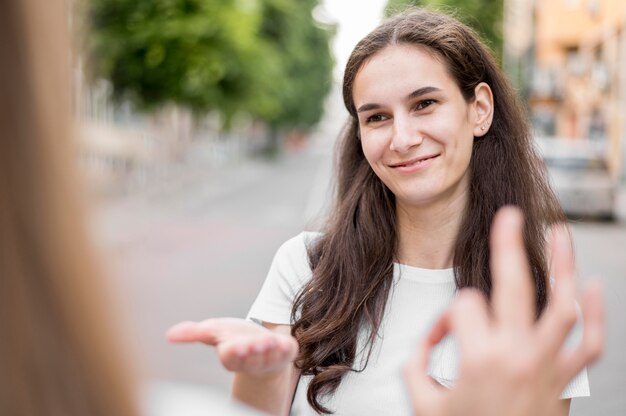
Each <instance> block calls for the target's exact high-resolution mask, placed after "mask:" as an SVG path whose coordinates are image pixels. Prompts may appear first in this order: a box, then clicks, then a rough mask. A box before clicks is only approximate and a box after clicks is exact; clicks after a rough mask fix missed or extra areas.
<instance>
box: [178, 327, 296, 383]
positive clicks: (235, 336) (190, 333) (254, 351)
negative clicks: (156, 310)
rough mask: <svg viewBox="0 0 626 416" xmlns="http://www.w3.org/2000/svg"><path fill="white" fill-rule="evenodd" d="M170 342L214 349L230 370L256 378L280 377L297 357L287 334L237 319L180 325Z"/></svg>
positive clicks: (293, 340) (292, 339) (292, 341)
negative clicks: (194, 343) (210, 346)
mask: <svg viewBox="0 0 626 416" xmlns="http://www.w3.org/2000/svg"><path fill="white" fill-rule="evenodd" d="M167 338H168V340H169V341H171V342H202V343H205V344H207V345H212V346H214V347H216V349H217V354H218V356H219V359H220V361H221V362H222V365H223V366H224V367H225V368H226V369H227V370H230V371H233V372H237V373H244V374H246V375H248V376H251V377H255V378H264V379H267V378H271V377H273V376H274V375H279V374H281V373H282V372H283V371H284V370H285V369H286V368H287V367H288V366H290V365H292V363H293V360H294V359H295V357H296V354H297V353H298V343H297V341H296V340H295V338H293V337H292V336H291V335H289V334H288V333H286V331H280V330H277V331H271V330H269V329H267V328H265V327H263V326H261V325H257V324H255V323H253V322H250V321H246V320H244V319H237V318H216V319H207V320H205V321H202V322H181V323H179V324H177V325H175V326H173V327H172V328H170V329H169V331H168V332H167Z"/></svg>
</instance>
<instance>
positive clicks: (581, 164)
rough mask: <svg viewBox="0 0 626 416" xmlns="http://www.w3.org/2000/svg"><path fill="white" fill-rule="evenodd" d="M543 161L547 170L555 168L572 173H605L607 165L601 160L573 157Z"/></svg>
mask: <svg viewBox="0 0 626 416" xmlns="http://www.w3.org/2000/svg"><path fill="white" fill-rule="evenodd" d="M544 161H545V162H546V165H547V166H548V167H549V168H556V169H562V170H572V171H581V170H584V171H593V172H606V170H607V165H606V162H605V161H604V160H602V159H587V158H575V157H562V158H545V159H544Z"/></svg>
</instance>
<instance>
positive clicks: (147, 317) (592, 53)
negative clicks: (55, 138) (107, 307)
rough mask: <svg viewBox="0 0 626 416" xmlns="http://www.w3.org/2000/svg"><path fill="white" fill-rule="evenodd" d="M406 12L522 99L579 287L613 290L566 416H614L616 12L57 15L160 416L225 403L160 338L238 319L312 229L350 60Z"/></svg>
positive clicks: (213, 383)
mask: <svg viewBox="0 0 626 416" xmlns="http://www.w3.org/2000/svg"><path fill="white" fill-rule="evenodd" d="M409 3H410V4H424V5H433V6H435V7H443V8H445V9H446V10H452V11H455V12H456V15H457V17H458V18H460V19H461V20H463V21H465V22H466V23H468V24H469V25H471V26H473V27H474V28H475V29H476V30H477V31H478V32H479V33H480V34H481V36H482V37H483V39H484V40H485V41H486V42H487V43H488V44H489V45H490V46H491V48H492V49H493V51H494V53H495V55H496V56H497V57H498V59H499V60H500V61H501V62H502V65H503V67H504V68H505V70H506V71H507V73H508V74H509V76H510V78H511V80H512V81H513V83H514V84H515V86H516V87H517V89H518V91H519V94H520V97H521V98H522V100H523V101H524V104H525V105H526V106H527V108H528V112H529V116H530V119H531V121H532V123H533V126H534V131H535V134H536V137H537V142H538V147H539V148H540V150H541V152H542V153H543V155H544V160H545V163H546V165H547V167H548V169H549V171H550V173H551V178H552V181H553V185H554V186H555V188H556V191H557V193H558V195H559V198H560V199H561V201H562V203H563V205H564V207H565V208H566V210H567V212H568V215H569V216H570V218H571V220H572V226H573V231H574V237H575V243H576V247H577V255H578V263H579V268H580V271H581V276H583V277H585V276H590V275H593V276H600V277H601V278H602V279H603V280H604V282H605V288H606V301H607V306H608V309H609V314H608V326H609V328H608V330H609V331H608V347H607V350H606V353H605V355H604V357H603V359H602V360H601V361H600V362H599V364H597V365H596V366H594V367H593V368H592V369H591V370H590V378H591V387H592V397H591V398H587V399H579V400H574V404H573V410H572V414H573V415H578V416H582V415H592V414H602V415H623V414H626V398H625V397H624V395H623V392H624V391H625V389H626V355H624V354H623V353H620V352H619V351H623V350H624V347H625V346H626V324H625V323H624V320H623V316H624V312H626V308H625V307H624V304H625V302H626V283H625V282H626V276H625V275H626V273H625V272H626V256H625V255H624V254H626V198H625V196H626V194H625V192H624V190H625V184H626V169H624V159H625V156H626V146H625V144H624V143H625V141H626V123H625V121H624V114H625V111H626V70H625V69H624V67H625V66H626V1H624V0H535V1H533V0H457V1H452V0H450V1H444V0H439V1H437V0H431V1H427V0H423V1H412V2H411V1H406V0H399V1H395V0H390V1H389V2H387V1H386V0H360V1H359V0H326V1H321V0H320V1H317V0H299V1H297V2H295V1H292V0H227V1H226V0H141V1H138V0H89V1H87V0H84V1H78V0H68V4H69V5H70V6H71V8H72V9H73V10H72V13H71V14H70V15H71V16H72V18H71V19H70V21H69V23H70V25H71V27H72V29H73V30H74V31H75V32H76V33H77V34H78V36H77V39H78V45H77V48H76V49H77V50H78V51H80V52H77V53H76V54H75V56H74V64H73V65H74V97H75V100H74V101H75V113H76V116H77V118H78V119H79V121H80V125H81V134H80V135H79V147H80V151H81V152H80V155H81V165H82V167H83V168H84V173H85V178H86V181H85V182H86V184H87V188H88V192H89V194H90V196H91V197H92V200H93V205H94V206H95V209H94V215H93V227H94V230H95V235H96V237H97V242H98V244H99V245H100V247H101V248H102V251H103V252H104V254H105V255H106V260H107V263H106V265H107V267H108V268H109V271H110V275H111V279H112V282H111V283H112V287H113V288H114V289H115V293H116V295H117V297H116V298H117V299H118V304H117V306H118V308H119V311H117V313H116V314H117V315H120V316H122V317H123V318H124V322H123V324H124V337H125V339H124V342H125V343H126V344H127V345H128V346H129V347H130V348H131V349H132V351H133V352H134V357H133V358H134V360H135V362H136V365H137V369H138V372H139V374H140V376H141V378H142V379H143V380H144V385H145V391H146V403H147V405H148V406H150V407H152V408H156V411H157V412H158V411H159V410H161V411H162V412H163V413H167V411H169V409H175V410H173V411H172V413H175V414H187V413H189V412H190V411H189V410H188V411H187V413H186V411H182V410H181V409H184V408H185V407H183V406H187V407H188V408H191V407H193V406H195V405H196V404H197V406H201V403H202V401H203V400H208V399H209V397H210V396H209V395H208V394H209V393H208V392H209V391H213V392H215V391H217V392H218V394H219V393H223V394H227V392H228V389H229V383H230V375H229V374H227V373H226V372H225V371H224V370H222V369H221V368H220V366H219V363H218V362H217V360H216V358H215V356H214V354H213V352H212V351H211V350H209V349H208V348H206V347H203V346H187V345H185V346H180V345H169V344H168V343H167V342H166V341H165V338H164V333H165V331H166V330H167V328H168V327H169V326H170V325H172V324H175V323H177V322H179V321H181V320H201V319H204V318H207V317H214V316H238V317H243V316H245V314H246V312H247V309H248V307H249V305H250V304H251V303H252V301H253V299H254V297H255V296H256V293H257V292H258V290H259V288H260V286H261V284H262V282H263V279H264V277H265V273H266V272H267V269H268V268H269V265H270V262H271V259H272V256H273V254H274V252H275V251H276V249H277V248H278V246H279V245H280V244H281V243H282V242H283V241H285V240H286V239H288V238H290V237H292V236H294V235H295V234H297V233H298V232H300V231H301V230H302V229H315V228H316V226H317V225H318V224H319V220H320V218H321V217H322V216H323V212H324V209H325V207H326V206H327V203H328V198H329V196H330V194H331V187H330V183H331V181H330V179H331V176H332V152H333V145H334V140H335V137H336V136H337V134H338V132H339V130H340V129H341V126H342V123H343V122H344V121H345V119H346V116H347V112H346V111H345V109H344V108H343V105H342V102H341V96H340V91H339V90H340V80H341V76H342V71H343V66H344V65H345V62H346V60H347V56H348V54H349V53H350V51H351V49H352V48H353V47H354V45H355V44H356V42H357V41H358V40H359V39H360V38H361V37H363V36H364V35H365V34H366V33H367V32H368V31H369V30H371V29H373V28H374V27H375V26H376V24H377V23H378V22H379V21H380V19H382V18H383V16H384V15H385V14H390V13H392V12H393V11H394V10H399V9H402V8H403V7H404V6H405V5H406V4H409ZM172 403H174V405H173V404H172ZM172 406H174V407H172Z"/></svg>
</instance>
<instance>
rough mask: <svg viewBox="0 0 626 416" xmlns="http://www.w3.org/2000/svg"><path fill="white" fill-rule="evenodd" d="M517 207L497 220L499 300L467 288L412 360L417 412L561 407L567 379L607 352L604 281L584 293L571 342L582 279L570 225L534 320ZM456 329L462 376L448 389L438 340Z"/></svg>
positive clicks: (494, 254) (557, 236)
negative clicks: (435, 357) (432, 358)
mask: <svg viewBox="0 0 626 416" xmlns="http://www.w3.org/2000/svg"><path fill="white" fill-rule="evenodd" d="M522 224H523V219H522V215H521V213H520V212H519V211H518V210H517V209H513V208H504V209H502V210H500V212H498V214H497V215H496V218H495V220H494V225H493V228H492V230H493V231H492V235H491V240H490V245H491V271H492V279H493V282H492V284H493V289H492V302H491V305H490V306H489V305H488V304H487V302H486V300H485V298H484V296H483V295H482V294H481V293H479V292H478V291H476V290H472V289H464V290H461V292H460V293H459V296H458V297H457V299H456V300H455V301H454V303H453V304H452V306H451V307H450V308H449V309H448V310H447V311H446V312H445V313H444V314H443V316H442V317H441V318H440V319H439V321H438V322H437V323H436V324H435V326H434V327H433V328H432V330H431V332H430V333H429V335H428V336H427V337H426V339H424V340H423V341H422V342H421V343H420V344H419V345H418V348H417V352H416V354H415V356H414V357H413V359H412V360H411V362H410V363H409V364H408V366H407V368H406V372H405V375H406V382H407V384H408V387H409V390H410V394H411V400H412V402H413V408H414V411H415V414H416V415H429V416H433V415H434V416H439V415H442V416H443V415H445V416H455V415H465V416H473V415H480V416H490V415H503V414H506V415H509V416H518V415H519V416H521V415H535V416H541V415H554V414H555V413H557V411H558V409H559V406H561V405H562V403H559V402H560V401H559V395H560V393H561V392H562V390H563V389H564V387H565V386H566V385H567V383H568V382H569V381H570V380H571V379H572V378H573V377H574V376H575V375H576V374H577V373H578V372H580V371H581V370H582V369H583V368H584V367H585V366H586V365H588V364H590V363H591V362H593V361H594V360H595V359H596V358H597V357H598V356H599V355H600V353H601V351H602V348H603V343H604V327H603V324H604V316H603V307H602V300H601V289H600V288H599V286H598V285H597V284H595V285H591V286H589V287H588V288H587V290H586V291H585V293H584V299H583V315H584V327H583V331H584V334H583V338H582V341H581V342H580V344H579V345H578V346H577V347H576V348H574V349H564V348H563V344H564V342H565V339H566V337H567V335H568V333H569V331H570V330H571V328H572V327H573V325H574V324H575V322H576V306H575V297H576V287H575V282H574V266H573V263H574V262H573V258H572V253H571V247H570V244H569V239H568V236H567V233H566V231H565V230H564V229H563V227H560V228H557V227H555V228H554V229H553V233H552V237H551V241H550V245H551V251H552V256H553V267H552V273H553V274H554V276H553V277H554V278H555V282H554V287H553V290H552V296H551V299H550V303H549V306H548V308H547V309H546V310H545V311H544V313H543V314H542V316H541V318H540V319H539V320H538V321H535V319H534V317H535V306H534V305H535V302H534V301H535V296H534V289H533V284H532V279H531V277H530V276H531V273H530V270H529V265H528V261H527V259H526V254H525V249H524V241H523V237H522ZM449 332H452V333H454V334H455V335H456V337H457V339H458V343H459V350H460V351H459V353H460V356H461V362H460V369H459V378H458V380H457V382H456V384H455V386H454V387H453V388H452V389H450V390H448V389H445V388H442V387H441V386H439V385H437V384H436V382H435V381H433V380H432V379H431V378H430V377H429V376H428V375H427V374H426V371H427V364H428V357H429V354H430V350H431V348H432V347H433V346H434V345H436V344H437V343H438V342H439V341H440V340H441V339H442V338H443V337H444V336H445V335H446V334H448V333H449Z"/></svg>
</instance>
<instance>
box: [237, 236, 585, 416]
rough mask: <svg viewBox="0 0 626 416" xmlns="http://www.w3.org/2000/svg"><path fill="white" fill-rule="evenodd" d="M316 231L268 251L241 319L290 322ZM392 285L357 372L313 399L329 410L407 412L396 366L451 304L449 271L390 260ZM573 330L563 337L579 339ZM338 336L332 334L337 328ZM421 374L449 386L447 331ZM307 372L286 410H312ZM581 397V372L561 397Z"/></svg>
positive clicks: (452, 367) (453, 365)
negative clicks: (270, 257) (259, 283)
mask: <svg viewBox="0 0 626 416" xmlns="http://www.w3.org/2000/svg"><path fill="white" fill-rule="evenodd" d="M318 236H319V234H318V233H310V232H304V233H301V234H299V235H298V236H296V237H294V238H292V239H291V240H288V241H287V242H285V243H284V244H283V245H282V246H281V247H280V248H279V249H278V252H277V253H276V255H275V257H274V261H273V262H272V266H271V267H270V271H269V273H268V275H267V278H266V280H265V283H264V284H263V287H262V288H261V291H260V293H259V295H258V297H257V299H256V300H255V302H254V303H253V305H252V307H251V309H250V312H249V313H248V319H252V320H254V321H261V322H268V323H273V324H284V325H290V324H291V323H292V322H291V319H290V318H291V316H290V314H291V307H292V304H293V300H294V299H295V296H296V295H297V294H298V292H299V291H300V289H301V288H302V287H303V285H304V284H306V283H307V282H308V280H309V279H310V278H311V275H312V272H311V269H310V267H309V262H308V255H307V250H306V247H307V245H308V244H309V243H310V242H311V241H312V240H314V239H315V238H316V237H318ZM393 274H394V276H393V279H394V285H393V287H392V290H391V293H390V297H389V299H388V302H387V305H386V311H385V314H384V317H383V320H382V323H381V328H380V331H379V332H380V335H379V337H378V339H377V341H376V342H375V344H374V349H373V351H372V355H371V357H370V360H369V363H368V364H367V367H366V368H365V370H364V371H362V372H348V373H346V375H345V376H344V377H343V379H342V380H341V384H340V385H339V387H338V388H337V390H336V392H335V394H333V395H332V396H326V397H323V399H322V400H321V403H322V404H324V405H325V406H327V407H329V408H330V409H331V410H332V411H334V412H335V415H338V416H341V415H382V414H385V415H410V414H411V407H410V401H409V396H408V392H407V390H406V387H405V385H404V381H403V374H402V372H403V369H404V366H405V364H406V362H407V361H408V359H409V357H410V356H411V355H412V354H413V352H414V349H415V346H416V344H417V342H418V340H419V339H420V338H422V337H423V336H424V335H425V334H426V333H427V332H428V330H429V329H430V327H431V326H432V324H433V323H434V321H435V320H436V319H437V318H438V316H439V315H440V313H441V312H442V311H443V310H444V309H445V308H446V307H447V306H448V305H449V304H450V303H451V302H452V300H453V298H454V296H455V294H456V285H455V281H454V273H453V270H452V269H444V270H429V269H420V268H416V267H411V266H406V265H401V264H394V273H393ZM577 332H578V334H573V335H572V336H571V338H572V339H573V341H574V342H575V341H576V340H575V339H574V338H576V337H578V339H579V338H580V328H578V329H577ZM338 335H339V334H338ZM366 336H367V334H366V333H364V332H363V333H361V334H360V335H359V344H358V347H357V357H356V359H355V366H354V368H356V369H360V368H362V366H361V363H362V362H363V360H364V359H365V356H366V353H367V348H364V346H365V343H364V339H365V338H366ZM429 373H430V374H431V376H432V377H434V378H435V379H436V380H437V381H439V382H440V383H441V384H443V385H445V386H448V387H449V386H451V385H452V384H453V383H454V380H455V379H456V377H457V373H458V354H457V350H456V344H455V341H454V338H453V337H450V336H448V337H446V338H445V339H444V340H443V341H442V342H441V343H439V344H438V345H437V346H436V347H435V348H434V349H433V352H432V354H431V359H430V369H429ZM309 381H310V377H308V376H307V377H304V376H303V377H301V378H300V381H299V383H298V386H297V389H296V394H295V397H294V401H293V405H292V408H291V414H292V415H316V414H317V413H315V412H314V411H313V409H312V408H311V406H310V405H309V404H308V402H307V399H306V390H307V387H308V383H309ZM588 395H589V382H588V380H587V373H586V371H583V372H581V373H580V374H579V375H578V376H576V377H575V378H574V379H573V380H572V382H570V384H569V385H568V386H567V387H566V389H565V390H564V391H563V394H562V395H561V397H562V398H571V397H581V396H588Z"/></svg>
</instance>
